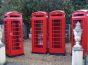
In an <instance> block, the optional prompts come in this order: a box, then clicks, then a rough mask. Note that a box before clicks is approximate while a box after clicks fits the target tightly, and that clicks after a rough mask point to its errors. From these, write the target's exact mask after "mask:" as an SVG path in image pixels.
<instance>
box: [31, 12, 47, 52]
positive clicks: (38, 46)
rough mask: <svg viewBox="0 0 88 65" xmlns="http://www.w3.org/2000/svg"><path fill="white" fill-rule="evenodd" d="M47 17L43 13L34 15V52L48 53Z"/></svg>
mask: <svg viewBox="0 0 88 65" xmlns="http://www.w3.org/2000/svg"><path fill="white" fill-rule="evenodd" d="M47 17H48V14H47V13H46V12H43V11H38V12H34V13H32V52H37V53H46V51H47V49H46V48H47Z"/></svg>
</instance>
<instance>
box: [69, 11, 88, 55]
mask: <svg viewBox="0 0 88 65" xmlns="http://www.w3.org/2000/svg"><path fill="white" fill-rule="evenodd" d="M77 22H80V23H81V27H82V29H83V31H82V38H81V45H82V47H83V55H84V56H86V54H87V42H88V10H77V11H74V12H73V13H72V22H71V23H72V24H71V28H72V30H71V32H72V33H71V44H72V45H71V46H72V47H73V46H74V43H75V40H74V35H73V34H74V33H73V29H74V28H75V25H76V23H77Z"/></svg>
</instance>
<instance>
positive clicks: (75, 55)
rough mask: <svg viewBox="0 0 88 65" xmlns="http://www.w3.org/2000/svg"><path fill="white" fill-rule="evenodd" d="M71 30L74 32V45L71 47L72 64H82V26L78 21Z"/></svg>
mask: <svg viewBox="0 0 88 65" xmlns="http://www.w3.org/2000/svg"><path fill="white" fill-rule="evenodd" d="M73 32H74V39H75V45H74V46H73V48H72V65H83V49H82V46H81V44H80V41H81V36H82V28H81V24H80V22H79V21H78V22H77V23H76V26H75V29H74V30H73Z"/></svg>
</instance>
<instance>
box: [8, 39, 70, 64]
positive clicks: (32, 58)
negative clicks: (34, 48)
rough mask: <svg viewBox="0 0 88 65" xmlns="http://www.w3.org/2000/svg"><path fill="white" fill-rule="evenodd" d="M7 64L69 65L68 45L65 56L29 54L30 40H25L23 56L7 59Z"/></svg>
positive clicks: (68, 45)
mask: <svg viewBox="0 0 88 65" xmlns="http://www.w3.org/2000/svg"><path fill="white" fill-rule="evenodd" d="M7 62H15V63H21V65H71V54H70V44H67V46H66V55H65V56H56V55H49V54H34V53H31V40H29V39H27V40H25V55H22V56H17V57H13V58H9V57H7ZM12 65H14V64H12ZM15 65H16V64H15ZM19 65H20V64H19Z"/></svg>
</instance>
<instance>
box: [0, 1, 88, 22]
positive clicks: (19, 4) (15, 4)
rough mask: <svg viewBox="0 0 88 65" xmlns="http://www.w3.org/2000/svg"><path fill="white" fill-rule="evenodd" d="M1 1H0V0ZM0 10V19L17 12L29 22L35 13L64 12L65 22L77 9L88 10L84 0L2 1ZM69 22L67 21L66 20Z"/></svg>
mask: <svg viewBox="0 0 88 65" xmlns="http://www.w3.org/2000/svg"><path fill="white" fill-rule="evenodd" d="M0 1H1V0H0ZM2 1H3V2H2V7H1V8H0V18H2V16H3V14H4V13H5V12H7V11H11V10H17V11H19V12H22V13H23V16H24V19H25V20H29V19H30V18H29V17H31V13H32V12H35V11H47V12H50V11H52V10H64V11H65V12H66V17H67V20H68V19H70V17H71V13H72V11H74V10H77V9H81V8H84V9H88V5H87V4H88V3H86V0H2ZM68 21H69V20H68Z"/></svg>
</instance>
